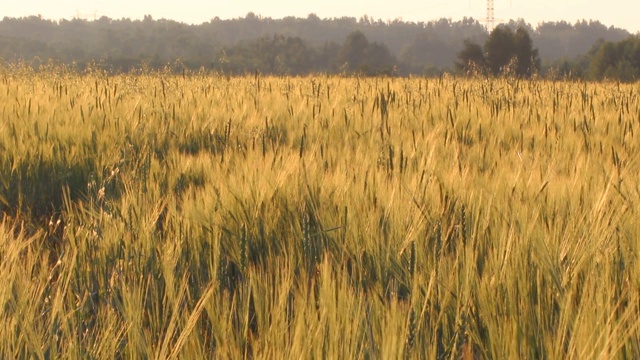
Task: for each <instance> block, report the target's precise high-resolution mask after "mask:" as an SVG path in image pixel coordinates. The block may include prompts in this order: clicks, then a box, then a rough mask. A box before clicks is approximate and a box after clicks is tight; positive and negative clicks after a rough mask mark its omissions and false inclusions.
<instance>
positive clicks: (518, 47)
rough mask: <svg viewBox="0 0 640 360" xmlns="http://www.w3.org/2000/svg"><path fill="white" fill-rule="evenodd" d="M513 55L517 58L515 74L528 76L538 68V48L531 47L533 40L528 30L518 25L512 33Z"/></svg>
mask: <svg viewBox="0 0 640 360" xmlns="http://www.w3.org/2000/svg"><path fill="white" fill-rule="evenodd" d="M514 47H515V55H516V59H517V60H518V62H517V64H516V75H518V76H522V77H529V76H531V75H532V73H533V72H534V71H538V70H540V56H539V55H538V49H534V48H533V41H531V37H530V36H529V32H528V31H527V30H526V29H525V28H523V27H518V29H516V33H515V35H514Z"/></svg>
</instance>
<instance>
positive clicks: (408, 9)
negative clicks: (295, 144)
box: [0, 0, 640, 33]
mask: <svg viewBox="0 0 640 360" xmlns="http://www.w3.org/2000/svg"><path fill="white" fill-rule="evenodd" d="M486 6H487V2H486V0H393V1H390V0H387V1H381V0H349V1H348V0H323V1H308V0H307V1H304V0H269V1H266V0H234V1H232V0H210V1H204V0H177V1H150V0H146V1H145V0H84V1H80V0H18V1H15V0H0V18H3V17H5V16H9V17H22V16H29V15H42V16H43V17H45V18H48V19H54V20H57V19H61V18H64V19H71V18H73V17H75V16H76V14H78V13H80V14H85V15H86V14H93V13H94V12H95V13H96V14H97V16H98V17H100V16H103V15H104V16H108V17H110V18H114V19H120V18H123V17H128V18H131V19H140V18H142V17H143V16H144V15H147V14H148V15H151V16H152V17H153V18H154V19H159V18H165V19H172V20H176V21H181V22H186V23H192V24H193V23H195V24H199V23H202V22H206V21H209V20H210V19H212V18H214V17H216V16H218V17H220V18H222V19H230V18H237V17H244V16H245V15H246V14H247V13H248V12H250V11H252V12H254V13H255V14H257V15H262V16H264V17H271V18H282V17H285V16H297V17H306V16H307V15H308V14H310V13H315V14H316V15H318V16H319V17H321V18H325V17H342V16H351V17H356V18H359V17H360V16H362V15H365V14H366V15H368V16H370V17H372V18H374V19H382V20H394V19H398V18H400V19H403V20H405V21H425V22H427V21H430V20H436V19H440V18H442V17H444V18H450V19H452V20H459V19H461V18H463V17H464V16H467V17H473V18H475V19H484V18H485V17H486ZM638 14H640V1H639V0H605V1H602V0H534V1H523V0H495V17H496V19H500V20H508V19H518V18H523V19H524V20H525V21H527V22H528V23H531V24H532V25H533V26H534V27H535V26H536V25H537V24H538V23H539V22H540V21H558V20H566V21H568V22H570V23H572V24H573V23H575V22H576V20H580V19H586V20H599V21H600V22H601V23H603V24H605V25H607V26H611V25H613V26H616V27H620V28H624V29H627V30H629V31H630V32H632V33H638V32H640V16H639V15H638Z"/></svg>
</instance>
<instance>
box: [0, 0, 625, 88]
mask: <svg viewBox="0 0 640 360" xmlns="http://www.w3.org/2000/svg"><path fill="white" fill-rule="evenodd" d="M499 29H509V31H510V32H511V35H509V34H506V35H505V34H504V33H499V34H496V37H497V36H498V35H500V36H502V38H501V40H495V41H496V44H497V45H495V46H496V47H497V48H502V47H503V46H504V45H505V44H511V43H513V44H514V45H513V46H516V44H520V45H518V46H522V44H524V43H523V41H525V40H526V41H528V42H530V43H531V44H532V45H535V49H533V47H532V51H533V50H536V49H537V54H536V57H535V58H532V59H531V60H532V61H533V63H531V64H526V63H524V62H523V61H525V57H523V56H522V55H521V56H520V57H518V56H515V55H517V54H516V53H515V52H514V51H516V50H515V48H514V49H511V50H509V51H510V53H509V52H507V53H506V54H502V55H499V54H498V53H497V52H496V51H492V50H491V49H492V46H493V45H491V44H490V43H489V42H488V41H489V40H490V39H491V38H492V37H493V36H492V35H493V33H492V34H489V33H487V31H486V30H485V28H484V27H483V26H482V24H481V23H480V22H479V21H477V20H475V19H472V18H465V19H463V20H460V21H451V20H449V19H440V20H436V21H431V22H404V21H401V20H394V21H381V20H374V19H371V18H369V17H366V16H363V17H361V18H360V19H356V18H352V17H342V18H331V19H320V18H319V17H317V16H316V15H314V14H310V15H309V16H308V17H306V18H296V17H286V18H283V19H271V18H264V17H261V16H258V15H255V14H253V13H249V14H247V15H246V16H245V17H244V18H237V19H230V20H222V19H219V18H213V19H212V20H211V21H209V22H205V23H202V24H199V25H188V24H184V23H179V22H175V21H172V20H166V19H160V20H156V19H153V18H152V17H151V16H145V17H144V19H142V20H130V19H110V18H107V17H101V18H99V19H97V20H95V21H85V20H78V19H74V20H60V21H51V20H47V19H43V18H42V17H39V16H31V17H26V18H7V17H5V18H4V19H3V20H2V21H0V57H1V58H2V59H3V60H4V61H8V62H14V61H22V62H27V63H31V64H35V65H37V64H38V63H40V62H45V61H48V59H55V60H56V61H59V62H62V63H65V64H73V66H77V67H79V68H83V67H86V66H102V67H104V68H106V69H109V70H111V71H129V70H131V69H134V68H140V67H149V68H162V67H165V66H167V64H170V63H179V64H180V65H181V66H184V67H186V68H190V69H199V68H205V69H210V70H214V71H222V72H226V73H234V74H238V73H245V72H253V71H256V70H258V71H260V72H263V73H270V74H283V75H284V74H290V75H300V74H308V73H320V72H322V73H330V74H335V73H345V72H348V73H362V74H367V75H373V74H396V75H409V74H416V75H439V74H442V73H443V72H445V71H447V72H455V71H457V72H467V71H468V70H469V69H468V68H467V67H466V65H468V64H464V63H461V61H462V62H464V61H465V59H464V58H461V57H460V56H461V54H462V53H463V52H469V51H475V52H476V55H475V56H477V55H478V54H479V53H482V54H481V55H483V56H482V57H483V59H482V60H481V59H480V57H479V56H478V58H477V59H476V60H478V61H476V62H474V64H476V65H478V67H477V69H476V70H480V71H482V72H484V73H487V74H495V73H496V72H497V71H498V69H502V70H504V69H506V68H505V64H502V63H501V62H503V61H505V60H504V59H502V60H499V59H492V58H491V56H494V55H495V56H498V55H499V56H503V57H508V58H509V61H511V59H513V58H514V56H515V58H517V59H518V62H517V63H518V66H520V67H521V68H520V69H515V70H514V71H515V73H516V74H519V75H522V73H523V71H524V70H523V69H533V70H535V71H536V72H542V73H555V74H558V76H571V77H581V78H594V79H600V78H604V77H607V78H611V77H618V76H620V74H623V73H624V74H625V79H633V78H634V76H637V74H636V75H634V74H635V73H634V72H633V71H632V70H629V69H635V67H636V65H635V63H634V59H637V56H636V57H635V58H634V57H633V54H634V53H633V49H632V46H631V45H612V44H618V43H620V42H625V44H626V43H628V42H631V43H633V42H634V41H637V40H633V39H637V38H636V37H631V35H630V34H629V33H628V32H627V31H625V30H622V29H618V28H614V27H607V26H605V25H603V24H601V23H599V22H597V21H589V22H587V21H578V22H576V23H575V24H570V23H567V22H548V23H543V24H540V25H539V26H538V27H537V28H533V27H531V25H529V24H526V23H524V22H523V21H510V22H509V23H507V24H505V25H503V26H501V27H499ZM500 31H502V30H500ZM525 33H526V35H527V36H526V37H524V34H525ZM510 38H512V39H511V40H509V39H510ZM492 41H494V40H492ZM526 41H525V42H526ZM478 44H484V46H480V45H478ZM509 46H511V45H509ZM509 46H507V47H509ZM601 47H602V48H606V49H605V50H602V52H601ZM620 47H622V49H619V48H620ZM468 55H469V56H470V55H472V54H468ZM508 55H509V56H508ZM462 56H467V55H464V54H462ZM618 57H620V58H624V59H627V60H626V62H620V61H617V60H616V61H617V62H616V61H614V63H611V61H609V60H611V59H614V58H616V59H617V58H618ZM527 59H528V57H527ZM466 60H468V59H466ZM605 60H606V61H605ZM526 61H528V60H526ZM514 64H515V63H514ZM509 69H510V68H509ZM511 70H513V69H511Z"/></svg>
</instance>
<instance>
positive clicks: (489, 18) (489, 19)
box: [486, 0, 496, 31]
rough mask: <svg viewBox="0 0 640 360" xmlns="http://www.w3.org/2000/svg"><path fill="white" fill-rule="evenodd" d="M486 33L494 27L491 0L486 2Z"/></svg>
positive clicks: (493, 8)
mask: <svg viewBox="0 0 640 360" xmlns="http://www.w3.org/2000/svg"><path fill="white" fill-rule="evenodd" d="M486 22H487V31H492V30H493V28H494V27H495V26H496V13H495V7H494V6H493V0H487V19H486Z"/></svg>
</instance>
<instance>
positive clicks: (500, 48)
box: [484, 26, 516, 75]
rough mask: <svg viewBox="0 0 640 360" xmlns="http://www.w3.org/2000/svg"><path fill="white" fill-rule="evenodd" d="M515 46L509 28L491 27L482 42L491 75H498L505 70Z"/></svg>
mask: <svg viewBox="0 0 640 360" xmlns="http://www.w3.org/2000/svg"><path fill="white" fill-rule="evenodd" d="M515 47H516V46H515V38H514V35H513V31H511V29H510V28H508V27H505V26H498V27H496V28H495V29H493V31H492V32H491V35H489V38H488V39H487V42H486V43H485V44H484V50H485V52H486V54H487V55H486V56H487V65H488V67H489V70H491V73H492V74H493V75H500V74H502V73H503V72H505V71H507V67H508V65H509V64H510V63H511V61H512V59H513V58H514V56H515V53H516V52H515Z"/></svg>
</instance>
